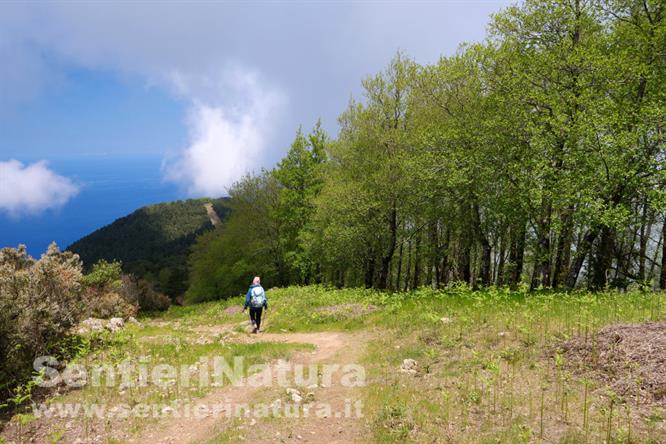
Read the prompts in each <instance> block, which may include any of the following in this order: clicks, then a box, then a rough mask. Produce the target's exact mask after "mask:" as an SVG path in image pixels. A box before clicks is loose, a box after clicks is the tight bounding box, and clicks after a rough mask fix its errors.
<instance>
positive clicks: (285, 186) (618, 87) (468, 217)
mask: <svg viewBox="0 0 666 444" xmlns="http://www.w3.org/2000/svg"><path fill="white" fill-rule="evenodd" d="M363 91H364V97H363V98H362V99H361V100H352V101H350V103H349V106H348V108H347V109H346V110H344V111H343V112H342V114H341V115H340V117H339V124H340V130H339V133H338V134H337V137H336V138H330V137H329V136H327V135H326V134H325V133H324V131H323V130H322V128H321V126H320V125H319V124H318V125H317V126H316V127H315V128H314V129H313V130H312V132H310V133H309V134H307V135H305V134H303V132H302V131H301V130H299V131H298V132H297V135H296V138H295V140H294V142H293V144H292V146H291V148H290V150H289V152H288V154H287V156H286V157H285V158H284V159H283V160H282V161H281V162H280V163H279V164H278V165H277V167H276V168H274V169H273V170H269V171H263V172H261V173H260V174H258V175H252V176H247V177H245V178H243V179H242V180H241V181H239V182H238V183H237V184H235V186H234V187H233V189H232V191H231V193H230V197H231V199H230V207H231V208H232V209H233V210H232V213H231V216H230V217H229V218H228V219H227V220H226V222H225V223H224V224H223V225H222V227H221V228H220V229H218V230H215V231H213V232H209V233H206V234H205V235H203V236H201V237H200V238H199V240H198V241H197V243H196V245H195V247H194V250H193V253H192V255H191V257H190V282H191V286H190V289H189V290H188V298H189V300H190V301H197V300H202V299H209V298H216V297H226V296H229V295H233V294H237V293H238V292H239V291H240V290H241V289H242V288H243V287H244V286H245V285H246V284H247V281H248V279H249V277H251V276H252V275H254V274H261V275H262V276H263V277H264V281H265V282H267V283H268V285H270V286H284V285H288V284H307V283H312V282H318V283H326V284H332V285H336V286H361V285H364V286H366V287H374V288H379V289H389V290H395V291H398V290H408V289H412V288H416V287H419V286H421V285H431V286H432V287H434V288H437V287H441V286H445V285H448V284H449V283H452V282H459V281H462V282H465V283H468V284H469V285H471V286H473V287H478V286H490V285H498V286H505V285H506V286H511V287H516V286H519V285H527V286H529V288H531V289H536V288H540V287H543V288H566V289H573V288H575V287H578V286H585V287H588V288H590V289H602V288H606V287H614V288H626V287H627V286H629V285H638V286H642V287H644V288H648V287H661V288H665V287H666V260H665V259H666V242H665V240H666V239H664V238H665V237H666V236H665V235H666V224H664V217H665V210H666V208H665V206H664V205H665V198H664V181H665V173H664V154H665V153H664V147H665V146H664V129H665V128H664V125H665V123H666V95H665V93H666V25H665V23H664V3H663V2H662V1H632V0H599V1H597V0H528V1H525V2H523V3H521V4H520V5H518V6H512V7H509V8H506V9H505V10H503V11H502V12H500V13H498V14H497V15H495V16H493V18H492V20H491V24H490V26H489V29H488V35H487V38H486V39H485V40H484V41H483V42H481V43H474V44H466V45H463V46H461V47H460V49H459V51H458V52H457V53H456V54H455V55H453V56H448V57H442V58H441V59H440V60H439V61H438V62H437V63H435V64H432V65H420V64H418V63H416V62H415V61H413V60H412V59H411V58H410V57H409V56H408V55H406V54H403V53H398V54H397V55H396V56H395V57H394V58H393V60H392V61H391V62H390V64H389V65H388V66H387V67H386V69H385V70H384V71H382V72H380V73H377V74H376V75H373V76H370V77H368V78H366V79H365V80H364V81H363Z"/></svg>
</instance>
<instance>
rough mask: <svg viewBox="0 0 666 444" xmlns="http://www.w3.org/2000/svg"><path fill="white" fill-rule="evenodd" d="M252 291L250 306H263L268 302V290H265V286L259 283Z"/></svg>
mask: <svg viewBox="0 0 666 444" xmlns="http://www.w3.org/2000/svg"><path fill="white" fill-rule="evenodd" d="M250 291H251V292H252V293H251V294H250V307H252V308H260V307H263V306H264V304H265V303H266V292H265V291H264V289H263V287H261V285H259V286H256V287H254V288H252V290H250Z"/></svg>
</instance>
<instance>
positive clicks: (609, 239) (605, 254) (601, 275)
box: [589, 226, 615, 290]
mask: <svg viewBox="0 0 666 444" xmlns="http://www.w3.org/2000/svg"><path fill="white" fill-rule="evenodd" d="M614 247H615V236H614V233H613V230H612V229H611V228H610V227H608V226H603V227H602V228H601V237H600V238H599V245H598V246H597V252H596V255H595V257H594V261H593V263H592V270H591V271H592V274H591V276H590V278H591V279H590V282H589V284H590V285H589V286H590V288H591V289H593V290H600V289H602V288H604V287H605V286H606V284H607V283H608V276H607V273H608V270H609V269H610V268H611V265H612V264H613V250H614Z"/></svg>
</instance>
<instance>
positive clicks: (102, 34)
mask: <svg viewBox="0 0 666 444" xmlns="http://www.w3.org/2000/svg"><path fill="white" fill-rule="evenodd" d="M508 3H510V0H488V1H479V2H425V3H424V4H419V5H418V6H415V5H412V4H411V3H410V2H386V3H385V2H379V3H377V2H340V3H336V2H309V3H308V2H304V3H302V2H198V3H196V4H189V3H180V2H154V1H135V2H95V3H94V4H92V3H82V2H45V3H43V4H40V5H39V7H35V5H34V4H31V3H30V2H9V3H8V2H0V66H2V67H3V68H5V67H6V69H4V70H0V114H2V110H3V108H6V107H8V106H9V107H13V103H14V102H17V101H20V100H22V99H25V98H30V97H32V96H37V95H39V94H40V92H41V91H47V90H49V89H50V88H48V86H50V84H51V83H53V80H52V79H53V78H54V74H57V73H58V72H60V71H62V75H63V76H66V75H67V73H66V69H67V68H69V67H70V66H73V67H83V68H88V69H93V70H97V71H109V72H113V73H116V74H120V75H121V76H127V78H129V79H136V78H139V79H142V80H144V81H145V82H146V84H147V85H150V86H157V87H159V88H163V89H166V90H168V91H170V92H172V93H174V94H175V95H177V96H179V97H181V98H183V99H184V102H185V103H186V104H187V109H188V111H187V116H188V120H187V122H188V125H189V130H190V135H191V137H190V141H189V143H188V144H187V146H186V147H183V150H182V151H181V152H180V153H178V154H177V155H176V159H173V158H171V160H169V161H167V162H166V166H165V169H164V172H165V177H166V178H167V179H168V180H172V181H177V182H178V183H180V184H182V185H183V186H184V187H185V188H187V189H188V190H189V191H190V193H191V194H219V193H221V192H224V188H225V187H226V186H228V185H229V184H230V183H231V182H233V180H235V179H238V178H240V177H241V176H242V175H243V174H244V173H247V172H248V168H249V169H259V168H261V167H270V166H272V165H274V164H275V162H276V161H277V160H278V159H279V158H280V157H282V155H284V153H285V151H286V150H287V149H288V147H289V143H290V142H291V140H293V136H294V132H295V130H296V128H298V126H299V125H303V127H304V128H306V129H307V128H309V127H310V126H311V125H312V124H314V122H315V121H316V120H317V119H318V118H321V119H322V121H323V123H324V126H325V127H326V128H327V129H329V130H330V131H335V130H336V127H335V122H336V118H337V116H338V114H339V113H340V112H341V111H343V110H344V109H345V107H346V106H347V103H348V101H349V96H350V94H354V95H358V94H359V93H360V80H361V79H362V78H363V77H365V76H367V75H368V74H371V73H373V72H376V71H377V70H379V69H382V68H383V67H384V66H385V65H386V63H387V62H388V61H389V59H390V57H392V56H393V55H394V54H395V51H396V50H398V49H403V50H405V51H406V52H407V53H408V54H410V55H412V56H414V57H415V58H416V60H417V61H420V62H428V61H436V60H437V59H438V57H439V55H440V54H442V53H453V52H454V51H455V48H456V47H457V45H458V44H459V43H460V42H461V41H463V40H471V41H474V40H478V39H480V38H482V37H483V35H484V31H483V28H484V25H485V23H486V22H487V18H488V15H489V14H490V13H491V12H494V11H496V10H497V9H498V8H499V7H500V6H502V5H503V4H508ZM3 42H4V43H3ZM5 71H6V72H5ZM253 73H261V77H260V78H259V77H258V76H257V75H255V74H253ZM56 78H57V76H56ZM3 87H4V89H3ZM282 97H289V104H288V105H289V108H288V109H287V107H286V106H284V102H283V101H282V100H281V98H282ZM10 99H11V100H10Z"/></svg>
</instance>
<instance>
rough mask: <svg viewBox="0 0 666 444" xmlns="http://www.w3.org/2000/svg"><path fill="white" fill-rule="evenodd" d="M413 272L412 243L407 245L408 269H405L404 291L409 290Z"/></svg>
mask: <svg viewBox="0 0 666 444" xmlns="http://www.w3.org/2000/svg"><path fill="white" fill-rule="evenodd" d="M411 272H412V241H411V240H410V241H409V244H407V268H405V288H404V291H407V290H409V280H410V277H411Z"/></svg>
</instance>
